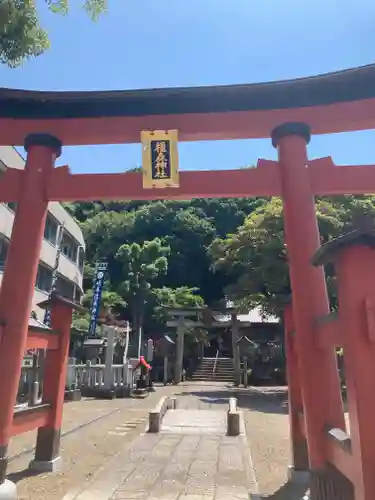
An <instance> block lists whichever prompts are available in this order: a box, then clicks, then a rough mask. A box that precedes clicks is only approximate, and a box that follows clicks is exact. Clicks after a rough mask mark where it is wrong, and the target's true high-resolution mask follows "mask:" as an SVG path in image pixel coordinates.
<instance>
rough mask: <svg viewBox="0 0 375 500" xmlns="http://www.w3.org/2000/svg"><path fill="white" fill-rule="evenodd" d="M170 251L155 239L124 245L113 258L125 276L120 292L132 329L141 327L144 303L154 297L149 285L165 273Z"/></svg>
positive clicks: (135, 329) (146, 303)
mask: <svg viewBox="0 0 375 500" xmlns="http://www.w3.org/2000/svg"><path fill="white" fill-rule="evenodd" d="M169 253H170V248H169V247H167V246H163V244H162V242H161V240H160V239H158V238H155V239H154V240H152V241H145V242H144V243H143V244H142V245H139V244H138V243H132V244H130V245H129V244H124V245H122V246H121V247H120V248H119V249H118V252H117V254H116V260H117V261H118V262H119V263H120V264H121V266H122V273H123V276H124V277H125V280H124V281H123V283H122V284H121V285H120V286H119V293H120V295H121V296H122V297H123V298H124V300H125V302H126V303H127V305H128V309H129V312H130V315H131V318H132V327H133V331H135V332H138V330H139V329H140V328H142V327H143V322H144V317H145V310H146V306H147V305H148V304H149V303H150V301H151V300H152V298H153V292H152V288H151V286H152V284H153V283H154V282H155V281H156V280H157V278H159V277H160V276H162V275H165V274H166V272H167V269H168V260H167V257H168V255H169Z"/></svg>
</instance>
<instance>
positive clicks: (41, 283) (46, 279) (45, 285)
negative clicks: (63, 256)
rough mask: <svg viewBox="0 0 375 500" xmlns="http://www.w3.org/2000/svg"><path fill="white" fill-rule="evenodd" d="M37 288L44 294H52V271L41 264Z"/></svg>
mask: <svg viewBox="0 0 375 500" xmlns="http://www.w3.org/2000/svg"><path fill="white" fill-rule="evenodd" d="M35 286H36V288H38V289H39V290H41V291H42V292H50V291H51V286H52V269H51V268H49V267H47V266H44V265H43V264H39V267H38V274H37V277H36V285H35Z"/></svg>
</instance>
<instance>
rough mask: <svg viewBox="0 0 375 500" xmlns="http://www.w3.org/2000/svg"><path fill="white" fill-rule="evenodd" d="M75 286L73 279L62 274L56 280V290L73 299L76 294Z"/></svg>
mask: <svg viewBox="0 0 375 500" xmlns="http://www.w3.org/2000/svg"><path fill="white" fill-rule="evenodd" d="M74 289H75V286H74V283H73V282H72V281H69V280H67V279H65V278H63V277H62V276H59V277H58V278H57V281H56V292H57V293H58V294H59V295H61V296H62V297H65V298H66V299H69V300H73V299H74V294H75V290H74Z"/></svg>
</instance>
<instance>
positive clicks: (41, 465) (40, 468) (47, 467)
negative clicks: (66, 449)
mask: <svg viewBox="0 0 375 500" xmlns="http://www.w3.org/2000/svg"><path fill="white" fill-rule="evenodd" d="M29 469H31V470H35V471H37V472H58V471H59V470H60V469H61V457H56V458H54V459H53V460H48V461H41V460H32V461H31V462H30V464H29ZM0 500H1V496H0Z"/></svg>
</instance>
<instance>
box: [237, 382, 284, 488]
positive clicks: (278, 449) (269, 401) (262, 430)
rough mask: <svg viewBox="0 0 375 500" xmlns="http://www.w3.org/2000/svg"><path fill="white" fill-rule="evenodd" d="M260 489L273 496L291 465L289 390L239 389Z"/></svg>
mask: <svg viewBox="0 0 375 500" xmlns="http://www.w3.org/2000/svg"><path fill="white" fill-rule="evenodd" d="M237 397H238V401H239V405H240V407H241V408H242V410H243V414H244V419H245V426H246V434H247V439H248V442H249V448H250V452H251V456H252V461H253V466H254V469H255V475H256V478H257V481H258V485H259V492H260V493H262V494H267V495H270V494H272V493H274V492H275V491H277V490H279V488H280V487H281V486H282V485H283V484H284V483H285V482H286V478H287V470H288V466H289V465H290V464H291V455H290V442H289V418H288V406H287V391H286V389H285V388H280V387H271V388H267V387H263V388H261V387H255V388H254V387H252V388H248V389H240V390H238V391H237Z"/></svg>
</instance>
